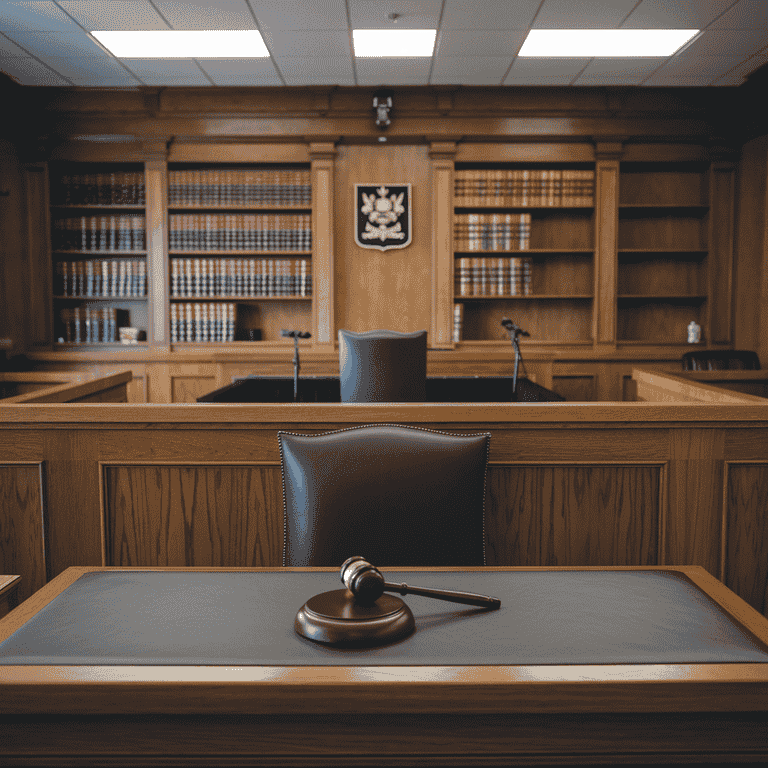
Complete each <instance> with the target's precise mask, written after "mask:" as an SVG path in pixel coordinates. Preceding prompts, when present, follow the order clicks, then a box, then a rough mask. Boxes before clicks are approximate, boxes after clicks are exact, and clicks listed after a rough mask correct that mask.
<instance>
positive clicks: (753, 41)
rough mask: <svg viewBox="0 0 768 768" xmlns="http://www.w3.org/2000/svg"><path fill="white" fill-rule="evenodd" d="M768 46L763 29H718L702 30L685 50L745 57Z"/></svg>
mask: <svg viewBox="0 0 768 768" xmlns="http://www.w3.org/2000/svg"><path fill="white" fill-rule="evenodd" d="M766 46H768V35H766V33H765V31H764V30H762V29H749V30H734V29H716V30H705V31H704V32H702V33H701V34H700V35H699V36H698V37H697V38H696V40H695V41H694V42H693V43H691V45H690V46H689V47H688V48H686V51H685V52H686V53H687V52H688V51H690V52H691V54H692V55H694V56H728V57H731V58H734V59H738V58H742V59H743V58H746V57H747V56H751V55H752V54H753V53H757V52H758V51H760V50H762V49H763V48H765V47H766Z"/></svg>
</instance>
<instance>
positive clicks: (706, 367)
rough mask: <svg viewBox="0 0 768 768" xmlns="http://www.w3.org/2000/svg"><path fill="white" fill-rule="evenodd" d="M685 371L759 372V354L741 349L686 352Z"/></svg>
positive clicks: (684, 357)
mask: <svg viewBox="0 0 768 768" xmlns="http://www.w3.org/2000/svg"><path fill="white" fill-rule="evenodd" d="M683 370H684V371H759V370H760V358H759V357H758V356H757V352H752V351H750V350H741V349H718V350H700V351H695V352H686V353H685V354H684V355H683Z"/></svg>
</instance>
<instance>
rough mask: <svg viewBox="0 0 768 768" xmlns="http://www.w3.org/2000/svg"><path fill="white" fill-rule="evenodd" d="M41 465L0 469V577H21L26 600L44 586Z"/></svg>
mask: <svg viewBox="0 0 768 768" xmlns="http://www.w3.org/2000/svg"><path fill="white" fill-rule="evenodd" d="M43 499H44V494H43V464H42V463H39V464H5V465H0V573H5V574H16V575H18V576H21V585H20V586H19V588H18V590H17V592H16V596H17V599H18V601H19V602H21V601H22V600H26V599H27V598H28V597H29V596H30V595H31V594H32V593H33V592H36V591H37V590H38V589H40V588H41V587H43V586H45V583H46V562H45V534H46V530H45V527H46V526H45V518H44V514H43Z"/></svg>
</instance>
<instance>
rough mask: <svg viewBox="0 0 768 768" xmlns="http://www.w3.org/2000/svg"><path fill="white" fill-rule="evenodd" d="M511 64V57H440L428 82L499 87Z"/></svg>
mask: <svg viewBox="0 0 768 768" xmlns="http://www.w3.org/2000/svg"><path fill="white" fill-rule="evenodd" d="M511 63H512V57H511V56H504V57H493V56H488V57H483V56H472V57H471V58H468V57H459V56H441V57H440V58H439V59H438V60H437V61H435V65H434V67H432V77H430V80H429V81H430V83H434V84H435V85H501V83H502V82H503V80H504V75H506V74H507V70H508V69H509V65H510V64H511Z"/></svg>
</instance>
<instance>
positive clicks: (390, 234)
mask: <svg viewBox="0 0 768 768" xmlns="http://www.w3.org/2000/svg"><path fill="white" fill-rule="evenodd" d="M355 222H356V226H355V242H356V243H357V244H358V245H359V246H360V247H361V248H376V249H378V250H379V251H388V250H389V249H390V248H405V247H406V246H407V245H410V244H411V185H410V184H355Z"/></svg>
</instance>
